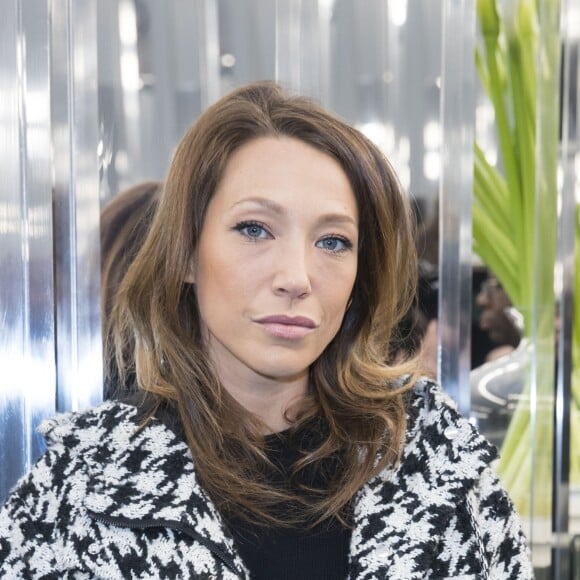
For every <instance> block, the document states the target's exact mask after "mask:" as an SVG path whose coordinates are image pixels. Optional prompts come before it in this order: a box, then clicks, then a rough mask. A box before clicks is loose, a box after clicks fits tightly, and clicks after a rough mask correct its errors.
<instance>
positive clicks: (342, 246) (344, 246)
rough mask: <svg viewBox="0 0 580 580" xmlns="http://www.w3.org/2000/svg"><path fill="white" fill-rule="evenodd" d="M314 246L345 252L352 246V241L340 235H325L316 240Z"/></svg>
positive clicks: (330, 250)
mask: <svg viewBox="0 0 580 580" xmlns="http://www.w3.org/2000/svg"><path fill="white" fill-rule="evenodd" d="M316 247H318V248H322V249H323V250H328V251H329V252H336V253H340V252H345V251H347V250H350V249H351V248H352V243H351V242H350V241H349V240H347V239H346V238H343V237H342V236H327V237H326V238H322V239H321V240H319V241H318V242H316Z"/></svg>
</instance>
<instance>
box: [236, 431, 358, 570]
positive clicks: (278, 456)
mask: <svg viewBox="0 0 580 580" xmlns="http://www.w3.org/2000/svg"><path fill="white" fill-rule="evenodd" d="M319 439H320V435H318V434H315V433H314V432H310V431H309V432H307V433H299V434H296V433H294V434H292V433H291V431H284V432H282V433H279V434H274V435H269V436H268V437H267V438H266V445H267V454H268V458H269V459H270V460H271V461H272V463H273V464H274V465H275V466H276V467H277V468H278V469H277V470H276V471H272V472H270V473H268V478H269V479H270V481H271V482H272V483H274V484H275V485H277V486H282V487H285V488H290V489H291V490H292V491H294V492H295V493H298V494H301V496H302V497H306V498H307V497H308V495H309V494H312V493H313V492H308V491H305V490H304V489H301V488H300V484H306V485H308V486H309V487H312V488H314V489H324V488H325V486H326V482H327V474H328V473H329V470H332V469H338V468H340V467H339V466H340V462H339V461H338V459H333V460H329V462H328V464H327V465H325V466H324V469H323V470H318V471H317V472H314V473H313V472H312V471H310V472H309V471H308V470H307V469H306V470H303V471H302V472H300V474H299V479H298V481H294V480H293V479H292V478H291V476H290V474H291V467H292V465H293V464H294V462H295V461H296V460H297V459H299V457H300V452H301V449H304V448H305V447H308V448H310V449H312V448H313V447H314V446H317V443H319ZM297 509H300V507H299V504H297V503H287V504H284V505H279V506H278V507H277V509H276V515H277V516H279V517H281V518H284V516H285V515H293V514H295V513H296V512H295V510H297ZM225 520H226V522H227V525H228V528H229V529H230V531H231V533H232V534H233V536H234V539H235V541H236V544H237V548H238V550H239V553H240V555H241V557H242V560H243V561H244V563H245V564H246V566H247V567H248V569H249V571H250V576H251V577H252V579H253V580H340V579H343V578H346V576H347V568H348V552H349V542H350V530H349V529H348V528H347V527H345V526H344V525H342V524H341V523H340V522H339V521H338V520H330V521H326V522H324V523H322V524H318V525H317V526H315V527H313V528H312V527H308V526H307V525H302V526H299V527H292V528H287V527H264V526H259V525H252V524H250V523H248V522H246V521H245V520H241V519H238V518H235V517H233V516H228V515H226V516H225Z"/></svg>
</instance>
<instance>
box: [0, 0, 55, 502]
mask: <svg viewBox="0 0 580 580" xmlns="http://www.w3.org/2000/svg"><path fill="white" fill-rule="evenodd" d="M48 48H49V33H48V8H47V2H46V0H44V1H43V0H19V1H13V2H7V3H4V4H3V11H2V18H1V19H0V94H1V95H2V107H1V108H0V135H1V136H2V137H1V138H0V174H1V175H2V189H1V190H0V240H1V241H0V272H1V273H2V274H1V283H0V368H1V369H2V373H1V376H0V502H1V501H2V500H3V498H4V497H5V496H6V494H7V492H8V490H9V489H10V488H11V487H12V485H13V484H14V483H15V481H16V479H17V478H18V477H19V476H20V475H21V474H22V473H23V472H25V471H26V470H28V469H29V468H30V466H31V463H32V462H33V461H34V460H35V459H36V458H37V457H38V456H39V454H40V453H41V451H42V449H43V444H42V441H41V439H40V438H39V436H38V435H36V433H35V430H34V429H35V427H36V425H37V424H38V422H39V421H40V420H41V419H42V418H46V417H48V416H50V415H52V414H54V410H55V386H56V370H55V361H54V316H53V274H52V263H53V256H52V247H53V245H52V193H51V165H50V163H51V159H50V98H49V95H50V92H49V72H48V71H49V62H48Z"/></svg>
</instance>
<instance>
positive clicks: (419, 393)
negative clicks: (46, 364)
mask: <svg viewBox="0 0 580 580" xmlns="http://www.w3.org/2000/svg"><path fill="white" fill-rule="evenodd" d="M41 432H42V433H43V435H44V436H45V438H46V439H47V442H48V449H49V450H48V452H47V453H46V454H45V455H44V456H43V457H42V458H41V459H40V460H39V462H38V463H37V465H36V466H35V467H34V469H33V470H32V471H31V473H30V474H28V475H27V476H25V477H24V478H23V479H22V480H21V481H20V483H19V485H18V486H17V488H16V489H15V491H14V492H13V494H12V495H11V496H10V497H9V499H8V502H7V504H6V505H5V506H4V508H3V509H2V510H0V578H3V579H28V578H30V579H40V578H42V579H50V578H54V579H56V578H75V579H77V578H115V579H116V578H119V579H121V578H135V579H137V578H141V579H145V578H151V579H152V578H194V579H195V578H197V579H206V580H207V579H212V578H213V579H224V580H229V579H234V578H237V579H246V578H249V574H248V572H247V570H246V569H245V567H244V564H243V562H242V561H241V559H240V557H239V555H238V554H237V552H236V549H235V546H234V542H233V540H232V538H231V535H230V534H229V533H228V531H227V530H226V529H225V526H224V524H223V520H222V518H221V517H220V515H219V514H218V512H217V510H216V508H215V506H214V505H213V504H212V502H211V501H210V500H209V498H208V496H207V494H206V493H205V492H204V490H203V489H202V488H201V487H200V485H199V483H198V482H197V479H196V475H195V469H194V464H193V461H192V459H191V455H190V453H189V449H188V448H187V446H186V445H185V444H184V443H183V442H182V441H181V440H179V439H178V438H177V437H176V436H175V434H174V433H173V432H172V431H170V430H169V429H168V428H167V427H165V426H164V425H163V424H162V423H160V422H159V421H153V422H152V423H151V424H150V425H148V426H147V427H146V428H144V429H142V430H139V429H138V422H137V410H136V409H135V408H134V407H132V406H129V405H125V404H122V403H117V402H108V403H105V404H103V405H101V406H100V407H98V408H96V409H93V410H91V411H88V412H85V413H77V414H70V415H61V416H57V417H56V418H55V419H53V420H51V421H49V422H46V423H44V424H43V426H42V427H41ZM494 457H495V451H494V449H493V448H492V447H491V446H490V445H489V444H488V443H487V442H486V441H485V439H483V438H482V437H481V436H480V435H479V434H478V433H477V432H476V431H475V430H474V429H473V427H472V426H471V425H470V424H469V423H468V422H467V421H466V420H464V419H462V418H461V417H460V416H459V415H458V413H457V412H456V411H455V409H454V407H453V405H452V404H451V403H450V401H449V400H448V399H447V397H446V396H445V395H443V394H442V392H441V391H440V389H439V388H438V387H437V386H436V385H434V384H433V383H431V382H429V381H423V382H421V383H419V384H418V385H417V386H416V387H415V389H414V393H413V399H412V403H411V406H410V408H409V429H408V434H407V440H406V444H405V449H404V453H403V458H402V461H401V463H400V464H399V465H398V466H397V467H396V468H392V469H389V470H386V471H385V472H384V473H381V474H380V475H379V476H377V477H375V478H373V479H372V480H371V481H369V482H368V484H367V485H365V486H364V487H363V489H361V490H360V492H359V493H358V495H357V497H356V502H355V522H354V529H353V532H352V539H351V546H350V554H349V566H350V572H349V580H354V579H357V580H362V579H369V580H370V579H384V578H397V579H400V580H406V579H409V580H411V579H415V578H431V579H443V578H456V579H457V578H463V579H472V580H475V579H478V580H479V579H482V578H490V579H493V580H502V579H520V578H523V579H527V578H532V570H531V566H530V563H529V559H528V554H527V548H526V545H525V539H524V536H523V534H522V531H521V529H520V524H519V521H518V518H517V516H516V515H515V513H514V511H513V507H512V505H511V502H510V500H509V498H508V497H507V495H506V493H505V491H504V490H503V489H502V488H501V486H500V484H499V482H498V481H497V478H496V477H495V476H494V474H493V472H492V470H491V469H490V467H489V462H490V461H492V460H493V459H494ZM312 580H317V579H312Z"/></svg>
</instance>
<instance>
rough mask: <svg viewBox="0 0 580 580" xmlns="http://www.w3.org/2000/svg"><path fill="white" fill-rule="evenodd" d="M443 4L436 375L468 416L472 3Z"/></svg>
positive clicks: (464, 0)
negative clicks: (437, 373)
mask: <svg viewBox="0 0 580 580" xmlns="http://www.w3.org/2000/svg"><path fill="white" fill-rule="evenodd" d="M443 6H444V8H443V39H444V40H443V74H442V77H441V78H442V85H441V118H442V125H443V130H442V133H443V139H442V142H443V151H442V170H441V181H440V190H439V209H440V213H439V220H440V226H439V228H440V230H439V231H440V232H441V245H440V248H439V252H440V253H439V268H440V280H439V379H440V381H441V383H442V384H443V385H444V386H445V390H446V391H447V392H448V393H449V394H450V395H451V396H452V397H453V398H454V399H455V400H456V402H457V403H458V406H459V410H460V411H462V412H463V413H464V414H465V415H469V410H470V398H471V393H470V389H469V371H470V346H471V342H470V341H471V295H472V294H471V270H472V256H471V239H472V233H471V201H472V191H473V138H474V134H473V127H474V122H475V97H474V95H475V76H474V64H473V54H474V38H475V7H474V3H473V2H469V1H467V0H444V2H443Z"/></svg>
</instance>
